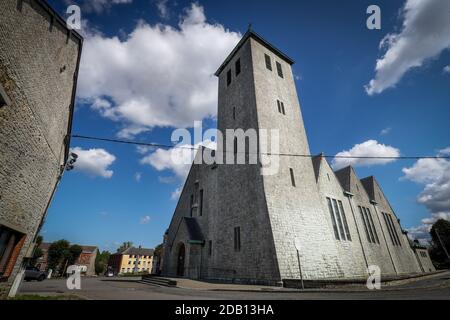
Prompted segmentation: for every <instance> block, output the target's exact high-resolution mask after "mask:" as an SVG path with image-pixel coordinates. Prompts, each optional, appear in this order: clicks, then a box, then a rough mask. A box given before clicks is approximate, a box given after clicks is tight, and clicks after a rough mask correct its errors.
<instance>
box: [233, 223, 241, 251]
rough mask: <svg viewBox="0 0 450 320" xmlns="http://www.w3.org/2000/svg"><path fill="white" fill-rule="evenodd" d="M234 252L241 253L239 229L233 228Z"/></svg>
mask: <svg viewBox="0 0 450 320" xmlns="http://www.w3.org/2000/svg"><path fill="white" fill-rule="evenodd" d="M234 251H241V228H240V227H236V228H234Z"/></svg>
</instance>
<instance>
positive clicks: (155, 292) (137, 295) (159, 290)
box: [19, 273, 450, 300]
mask: <svg viewBox="0 0 450 320" xmlns="http://www.w3.org/2000/svg"><path fill="white" fill-rule="evenodd" d="M107 280H109V279H108V278H82V282H81V289H80V290H69V289H67V286H66V282H65V280H61V279H50V280H45V281H43V282H35V281H33V282H25V283H23V284H22V286H21V288H20V292H19V294H40V295H54V294H76V295H79V296H81V297H84V298H86V299H94V300H185V299H188V300H192V299H193V300H198V299H200V300H207V299H225V300H227V299H233V300H266V299H270V300H276V299H281V300H292V299H294V300H299V299H313V300H321V299H322V300H323V299H325V300H327V299H339V300H341V299H352V300H353V299H357V300H367V299H378V300H385V299H418V300H424V299H445V300H449V299H450V274H449V273H445V274H442V275H439V276H436V277H434V278H431V279H422V280H416V281H414V282H411V283H406V284H401V285H396V286H384V287H382V288H381V290H367V289H355V290H351V291H350V290H349V289H345V290H320V291H319V290H308V291H305V292H300V291H295V292H293V290H289V291H285V292H283V290H282V289H281V290H279V291H277V292H270V291H267V292H260V291H258V292H253V291H252V292H247V291H245V292H244V291H216V290H215V291H211V290H201V289H185V288H167V287H158V286H153V285H147V284H140V283H136V282H128V281H107Z"/></svg>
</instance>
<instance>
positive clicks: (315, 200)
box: [162, 30, 420, 284]
mask: <svg viewBox="0 0 450 320" xmlns="http://www.w3.org/2000/svg"><path fill="white" fill-rule="evenodd" d="M293 63H294V62H293V60H292V59H290V58H289V57H287V56H286V55H285V54H283V53H282V52H281V51H279V50H278V49H276V48H275V47H273V46H272V45H271V44H269V43H268V42H267V41H265V40H264V39H263V38H262V37H261V36H259V35H258V34H256V33H255V32H253V31H251V30H249V31H247V33H246V34H245V35H244V36H243V38H242V39H241V41H240V42H239V43H238V44H237V46H236V47H235V48H234V50H233V51H232V52H231V53H230V55H229V56H228V57H227V59H226V60H225V61H224V63H223V64H222V65H221V66H220V68H219V69H218V70H217V72H216V76H218V79H219V100H218V104H219V105H218V129H219V130H220V131H221V132H222V133H223V134H224V144H223V145H225V146H232V145H233V142H231V141H227V136H226V135H225V132H226V130H227V129H239V128H240V129H243V130H244V131H245V130H248V129H255V130H259V129H266V130H278V132H279V142H280V143H279V150H278V152H279V153H280V154H290V155H309V154H310V150H309V145H308V139H307V136H306V132H305V127H304V124H303V118H302V115H301V109H300V105H299V101H298V97H297V90H296V86H295V81H294V77H293V73H292V69H291V65H292V64H293ZM260 139H262V137H258V141H259V143H260V142H261V140H260ZM269 145H270V144H269ZM218 148H219V149H218V152H217V154H218V155H220V154H221V152H220V151H223V150H222V149H220V146H219V147H218ZM229 151H230V150H229V148H228V149H226V150H225V151H224V153H225V154H226V153H228V152H229ZM260 151H261V150H260V148H258V152H260ZM267 151H268V152H270V150H267ZM197 156H198V155H197ZM273 157H275V156H270V158H272V159H271V160H274V161H276V159H274V158H273ZM278 161H279V167H278V171H277V172H276V173H275V174H272V175H262V174H261V171H262V165H261V163H260V162H259V161H258V163H255V164H228V163H226V164H213V165H206V164H193V165H192V167H191V171H190V173H189V176H188V178H187V181H186V183H185V185H184V188H183V191H182V193H181V196H180V200H179V202H178V205H177V208H176V210H175V213H174V217H173V218H172V221H171V224H170V226H169V229H168V231H167V233H166V235H165V241H164V244H165V246H164V258H163V263H162V270H163V274H166V275H172V276H173V275H178V276H187V277H192V278H205V279H219V280H229V281H236V282H250V283H265V284H281V283H282V281H287V280H289V279H299V278H300V268H299V262H300V264H301V268H302V275H303V278H304V279H306V280H317V279H339V278H362V277H364V276H365V275H366V268H367V266H368V265H371V264H376V265H378V266H380V268H381V272H382V274H386V275H387V274H389V275H395V274H399V273H414V272H419V270H420V269H419V266H418V263H417V261H416V259H415V258H414V254H413V251H412V250H411V248H410V246H409V243H408V240H407V238H406V235H405V234H404V233H403V232H402V229H401V227H400V225H399V222H398V220H397V219H396V218H394V219H391V220H385V221H389V224H387V223H384V224H383V222H385V221H383V220H384V218H383V217H385V214H389V215H390V216H392V217H395V215H394V213H393V212H392V209H391V207H390V205H389V204H388V202H387V199H385V198H384V196H383V195H382V192H381V189H379V187H378V184H377V183H376V181H375V180H374V178H372V179H369V178H366V179H363V180H362V181H360V180H359V179H358V178H357V177H356V175H355V174H354V172H353V170H352V169H351V168H350V167H349V168H345V170H344V169H343V170H341V171H340V172H336V173H335V172H333V170H332V169H331V168H330V166H329V165H328V163H327V161H326V160H325V159H324V158H323V157H322V156H321V155H319V156H317V157H314V158H311V157H301V156H280V157H279V159H278ZM219 163H220V162H219ZM352 179H353V180H352ZM350 180H351V182H348V183H347V181H350ZM355 188H358V189H357V190H353V189H355ZM375 189H376V191H374V190H375ZM369 190H370V191H373V192H369ZM371 194H372V195H371ZM375 195H376V196H375ZM375 197H381V198H382V199H378V200H376V199H375ZM378 203H382V204H383V208H379V209H377V204H378ZM359 210H362V211H361V212H359ZM379 210H383V213H381V211H379ZM391 222H392V224H391ZM369 230H370V233H369ZM366 231H367V234H366ZM387 234H389V235H387ZM375 235H376V237H375ZM386 235H387V236H386ZM390 236H391V237H394V239H395V240H396V241H395V243H394V242H393V241H392V243H391V242H389V241H388V240H390V239H388V237H390ZM366 237H367V238H366ZM395 237H397V238H395ZM397 239H398V241H397ZM297 249H299V250H297Z"/></svg>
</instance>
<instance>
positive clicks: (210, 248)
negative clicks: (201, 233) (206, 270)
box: [208, 240, 212, 256]
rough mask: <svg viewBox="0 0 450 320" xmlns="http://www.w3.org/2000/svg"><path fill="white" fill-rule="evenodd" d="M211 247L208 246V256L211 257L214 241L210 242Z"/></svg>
mask: <svg viewBox="0 0 450 320" xmlns="http://www.w3.org/2000/svg"><path fill="white" fill-rule="evenodd" d="M208 242H209V245H208V255H209V256H211V255H212V240H209V241H208Z"/></svg>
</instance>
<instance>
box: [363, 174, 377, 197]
mask: <svg viewBox="0 0 450 320" xmlns="http://www.w3.org/2000/svg"><path fill="white" fill-rule="evenodd" d="M361 183H362V185H363V186H364V189H366V192H367V195H368V196H369V198H370V200H373V201H375V202H379V201H378V199H375V197H376V196H375V188H376V187H375V183H376V182H375V178H374V176H370V177H365V178H364V179H361Z"/></svg>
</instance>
